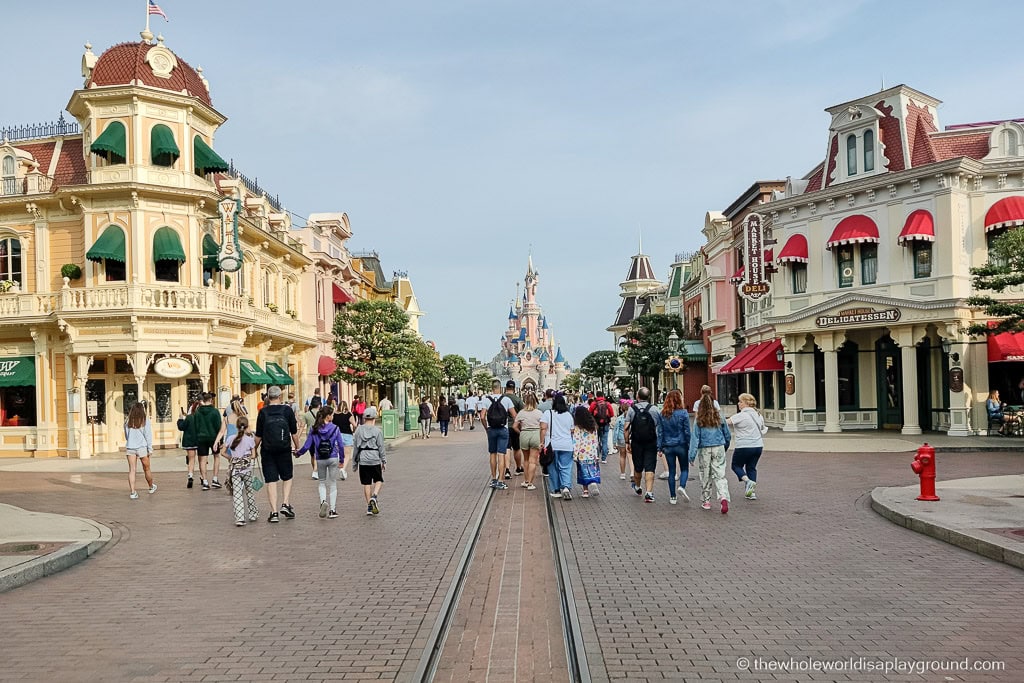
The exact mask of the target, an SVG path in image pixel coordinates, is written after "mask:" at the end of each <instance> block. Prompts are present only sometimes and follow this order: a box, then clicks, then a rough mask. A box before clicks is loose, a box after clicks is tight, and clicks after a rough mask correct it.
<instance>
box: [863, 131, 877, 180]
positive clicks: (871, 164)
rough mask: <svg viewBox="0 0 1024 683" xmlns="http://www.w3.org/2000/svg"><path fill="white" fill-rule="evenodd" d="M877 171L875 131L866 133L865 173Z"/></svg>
mask: <svg viewBox="0 0 1024 683" xmlns="http://www.w3.org/2000/svg"><path fill="white" fill-rule="evenodd" d="M874 170H875V131H873V130H866V131H864V172H865V173H867V172H868V171H874Z"/></svg>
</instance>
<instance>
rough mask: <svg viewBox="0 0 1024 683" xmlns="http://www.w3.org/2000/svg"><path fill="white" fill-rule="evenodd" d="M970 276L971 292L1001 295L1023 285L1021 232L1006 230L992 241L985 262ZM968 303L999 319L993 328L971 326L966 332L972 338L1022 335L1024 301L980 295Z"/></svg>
mask: <svg viewBox="0 0 1024 683" xmlns="http://www.w3.org/2000/svg"><path fill="white" fill-rule="evenodd" d="M971 275H973V276H974V278H973V280H972V284H973V285H974V288H975V289H978V290H982V291H989V292H996V293H1002V292H1004V291H1006V289H1007V288H1009V287H1013V286H1014V285H1022V284H1024V230H1009V231H1007V232H1005V233H1003V234H1002V235H1000V236H999V237H996V238H995V239H994V240H992V246H991V248H990V250H989V259H988V262H987V263H986V264H985V265H983V266H981V267H978V268H971ZM967 303H968V304H970V305H971V306H979V307H981V308H983V309H984V310H985V314H986V315H989V316H992V317H993V318H1000V320H999V322H998V323H995V324H993V326H992V327H989V325H988V323H984V322H983V323H975V324H973V325H971V326H970V327H969V328H967V331H968V332H970V333H971V334H972V335H976V336H981V335H987V334H998V333H1000V332H1020V331H1024V300H1021V299H1011V300H1007V299H996V298H995V297H993V296H991V295H987V294H986V295H980V294H979V295H976V296H972V297H969V298H968V299H967Z"/></svg>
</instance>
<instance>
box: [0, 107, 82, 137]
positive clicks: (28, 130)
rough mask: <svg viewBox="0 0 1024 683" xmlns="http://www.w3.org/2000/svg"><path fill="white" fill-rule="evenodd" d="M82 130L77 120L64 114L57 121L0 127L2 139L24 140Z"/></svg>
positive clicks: (68, 133) (69, 133)
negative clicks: (69, 118)
mask: <svg viewBox="0 0 1024 683" xmlns="http://www.w3.org/2000/svg"><path fill="white" fill-rule="evenodd" d="M81 132H82V129H81V128H80V127H79V125H78V122H77V121H70V122H69V121H67V120H65V119H64V114H61V115H60V118H59V119H57V120H56V121H51V122H49V123H30V124H28V125H26V126H6V127H3V128H0V140H7V141H8V142H22V141H24V140H36V139H39V138H52V137H56V136H58V135H78V134H79V133H81Z"/></svg>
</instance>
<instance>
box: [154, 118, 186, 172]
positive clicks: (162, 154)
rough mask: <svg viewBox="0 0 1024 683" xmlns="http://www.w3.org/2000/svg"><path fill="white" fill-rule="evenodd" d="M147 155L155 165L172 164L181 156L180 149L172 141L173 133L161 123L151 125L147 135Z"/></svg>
mask: <svg viewBox="0 0 1024 683" xmlns="http://www.w3.org/2000/svg"><path fill="white" fill-rule="evenodd" d="M149 156H150V158H151V159H152V160H153V164H154V165H156V166H172V165H174V162H175V161H177V160H178V157H180V156H181V150H180V149H178V144H177V143H176V142H175V141H174V133H172V132H171V129H170V128H168V127H167V126H165V125H163V124H162V123H160V124H157V125H155V126H153V132H152V133H150V135H149Z"/></svg>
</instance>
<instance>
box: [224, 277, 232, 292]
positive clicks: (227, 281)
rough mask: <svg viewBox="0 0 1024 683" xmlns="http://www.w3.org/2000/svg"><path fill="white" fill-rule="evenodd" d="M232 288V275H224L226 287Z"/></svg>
mask: <svg viewBox="0 0 1024 683" xmlns="http://www.w3.org/2000/svg"><path fill="white" fill-rule="evenodd" d="M230 288H231V276H230V275H225V276H224V289H230Z"/></svg>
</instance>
